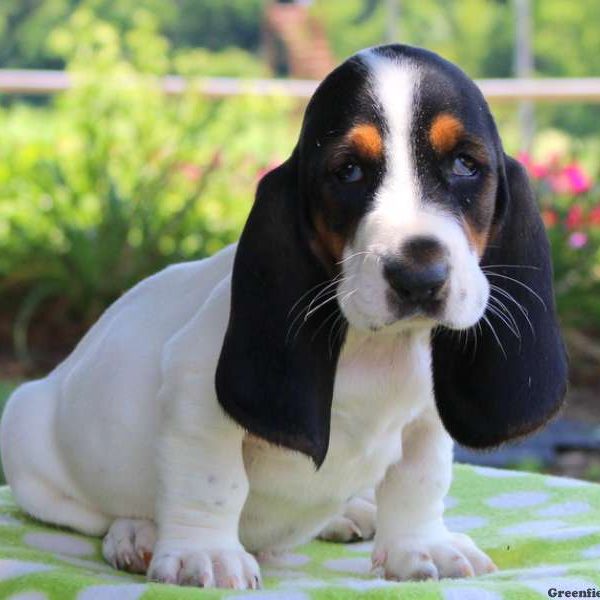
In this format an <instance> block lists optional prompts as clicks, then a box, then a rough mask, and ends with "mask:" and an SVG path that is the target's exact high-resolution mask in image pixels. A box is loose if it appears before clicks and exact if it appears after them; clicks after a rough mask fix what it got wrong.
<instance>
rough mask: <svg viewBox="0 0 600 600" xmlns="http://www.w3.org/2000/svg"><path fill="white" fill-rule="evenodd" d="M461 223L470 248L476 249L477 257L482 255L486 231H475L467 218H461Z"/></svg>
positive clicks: (486, 240) (486, 238)
mask: <svg viewBox="0 0 600 600" xmlns="http://www.w3.org/2000/svg"><path fill="white" fill-rule="evenodd" d="M463 223H464V227H465V233H466V234H467V239H468V240H469V244H470V245H471V248H474V249H475V250H476V251H477V255H478V256H479V257H481V256H483V253H484V252H485V249H486V247H487V242H488V232H487V231H477V230H476V229H475V228H474V227H473V226H472V224H471V223H469V221H468V220H467V219H463Z"/></svg>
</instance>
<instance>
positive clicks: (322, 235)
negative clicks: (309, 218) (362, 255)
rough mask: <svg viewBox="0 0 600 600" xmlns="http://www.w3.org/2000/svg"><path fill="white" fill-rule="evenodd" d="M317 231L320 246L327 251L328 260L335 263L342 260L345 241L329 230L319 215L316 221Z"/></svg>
mask: <svg viewBox="0 0 600 600" xmlns="http://www.w3.org/2000/svg"><path fill="white" fill-rule="evenodd" d="M315 230H316V232H317V238H318V241H319V245H320V246H321V247H322V248H323V250H325V252H326V253H327V255H328V258H329V259H330V260H333V261H334V262H339V261H340V260H342V257H343V255H344V246H345V240H344V238H343V237H342V236H341V235H339V234H338V233H335V232H333V231H330V230H329V228H328V227H327V225H326V224H325V220H324V219H323V217H322V215H317V217H316V219H315Z"/></svg>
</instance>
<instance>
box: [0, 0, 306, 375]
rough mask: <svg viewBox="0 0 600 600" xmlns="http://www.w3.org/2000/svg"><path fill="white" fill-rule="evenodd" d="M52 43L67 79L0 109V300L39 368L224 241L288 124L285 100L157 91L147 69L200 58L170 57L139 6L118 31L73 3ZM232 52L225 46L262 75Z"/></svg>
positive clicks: (172, 69)
mask: <svg viewBox="0 0 600 600" xmlns="http://www.w3.org/2000/svg"><path fill="white" fill-rule="evenodd" d="M48 41H49V44H50V47H51V48H52V49H53V51H54V52H55V53H56V55H57V56H59V55H60V56H64V57H65V64H66V68H67V69H68V71H69V73H70V75H71V76H72V77H73V79H74V81H75V82H76V84H75V85H74V86H73V87H72V88H71V89H70V90H69V91H67V92H66V93H64V94H62V95H60V96H58V97H56V98H55V99H54V100H53V101H52V102H50V103H48V104H46V105H44V106H31V105H28V104H26V103H10V104H9V105H8V106H5V107H4V108H2V109H0V131H2V144H0V248H1V251H0V282H1V283H0V293H1V296H0V302H2V314H3V316H5V318H6V317H8V318H9V319H10V321H11V328H12V337H13V341H14V347H15V351H16V353H17V357H18V359H19V360H20V361H21V362H22V363H25V364H28V365H29V366H32V365H34V364H35V363H36V361H40V360H41V362H42V364H41V365H39V366H42V367H44V366H45V364H44V363H45V362H48V361H50V362H52V361H54V360H56V357H57V353H58V354H60V353H62V352H64V349H65V347H66V346H69V345H72V344H73V342H74V341H75V340H76V339H77V338H78V337H79V336H80V335H81V333H82V331H83V329H85V328H86V327H87V326H89V324H90V323H91V322H92V321H93V320H95V318H96V317H97V316H98V315H99V313H100V312H101V311H102V310H103V308H104V307H106V305H107V304H108V303H110V302H112V301H113V300H114V299H115V298H117V297H118V296H119V295H120V294H121V293H122V292H123V291H124V290H126V289H128V288H129V287H131V286H132V285H133V284H134V283H135V282H137V281H139V280H140V279H141V278H143V277H144V276H146V275H148V274H150V273H152V272H155V271H156V270H157V269H160V268H162V267H163V266H165V265H167V264H169V263H172V262H176V261H180V260H186V259H192V258H196V257H199V256H205V255H207V254H210V253H213V252H215V251H216V250H218V249H219V248H220V247H222V246H223V245H225V244H227V243H230V242H231V241H233V240H234V239H235V238H236V236H237V235H238V233H239V230H240V227H241V225H242V224H243V221H244V219H245V216H246V214H247V211H248V208H249V205H250V202H251V200H252V196H253V188H254V186H255V184H256V181H257V176H258V173H259V172H260V171H261V170H262V169H265V168H267V167H268V166H269V165H270V164H271V163H272V161H273V160H275V159H277V158H282V157H284V156H286V154H287V153H288V152H289V150H290V148H291V145H292V143H293V140H294V136H295V130H296V129H297V123H296V122H295V121H296V120H297V119H296V117H295V115H294V114H293V112H292V105H291V104H290V102H289V101H286V100H285V99H282V98H268V97H257V96H239V97H235V98H228V99H226V100H214V99H212V100H209V99H207V98H206V97H204V96H202V95H200V94H198V93H196V92H195V90H194V86H193V83H192V84H191V85H190V87H189V90H188V91H187V92H186V93H185V94H183V95H182V96H177V97H169V96H166V95H165V94H164V93H163V92H162V90H161V88H160V85H159V80H158V79H157V76H159V75H164V74H166V73H167V72H169V73H178V72H184V73H185V75H186V76H188V77H192V78H193V76H194V75H195V74H197V73H198V68H200V69H204V67H205V65H206V62H207V59H206V57H204V60H203V54H205V52H204V53H203V51H198V50H190V51H184V50H179V51H178V52H177V53H174V54H172V53H171V52H170V47H169V42H168V40H167V39H166V38H165V37H164V36H162V35H161V34H160V33H159V32H158V29H157V21H156V19H155V18H154V17H153V16H152V15H151V14H150V13H148V12H147V11H142V10H137V11H136V13H135V16H134V17H133V18H132V20H131V24H130V27H129V29H128V31H127V32H126V34H125V35H121V34H120V33H119V31H118V29H117V28H116V27H115V26H114V25H113V24H111V23H110V22H108V21H106V20H104V19H102V18H100V17H98V16H97V15H96V14H95V13H94V12H93V11H92V10H90V9H89V8H87V7H81V8H79V9H78V10H76V11H75V12H74V13H73V15H72V16H71V17H70V18H69V20H68V22H67V23H65V24H63V25H62V26H60V27H57V28H55V30H54V31H53V32H52V34H51V35H50V37H49V40H48ZM237 54H238V51H236V50H229V51H226V52H223V53H221V55H222V56H227V58H228V60H229V59H231V60H232V61H233V64H236V65H237V66H238V67H244V68H246V67H245V66H244V65H246V64H247V63H248V62H250V63H251V64H252V68H253V69H254V72H259V71H260V69H261V67H260V63H258V61H256V60H255V59H252V60H250V58H249V57H248V56H246V55H245V54H243V60H242V61H240V62H238V59H237ZM262 70H263V71H264V70H265V69H264V67H263V68H262ZM230 71H231V72H232V73H233V71H234V70H233V69H231V68H230ZM201 72H204V71H203V70H202V71H201ZM192 81H193V79H192ZM7 325H8V324H6V323H5V327H6V326H7ZM32 325H34V326H33V327H32ZM31 335H33V336H35V335H37V336H38V339H37V340H35V339H30V336H31ZM53 340H54V341H55V342H56V343H55V344H54V343H53ZM36 346H37V347H39V350H37V352H38V356H36V355H35V353H36ZM32 352H33V354H32ZM44 354H47V355H46V356H44Z"/></svg>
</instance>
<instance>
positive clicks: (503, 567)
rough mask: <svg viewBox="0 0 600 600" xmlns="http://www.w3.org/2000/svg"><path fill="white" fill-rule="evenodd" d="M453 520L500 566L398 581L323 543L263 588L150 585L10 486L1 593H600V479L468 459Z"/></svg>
mask: <svg viewBox="0 0 600 600" xmlns="http://www.w3.org/2000/svg"><path fill="white" fill-rule="evenodd" d="M446 515H447V522H448V525H449V526H450V528H451V529H453V530H454V531H464V532H468V533H469V534H470V535H471V536H472V537H473V538H474V539H475V541H476V542H477V543H478V544H479V545H480V546H481V548H482V549H483V550H485V551H486V552H488V553H489V555H490V556H491V557H492V559H493V560H494V561H495V562H496V564H497V565H498V567H499V568H500V570H499V572H498V573H494V574H492V575H486V576H483V577H478V578H474V579H463V580H442V581H436V582H433V581H431V582H420V583H395V582H388V581H384V580H382V579H378V578H377V577H376V576H375V575H374V574H372V573H371V572H370V558H369V557H370V552H371V547H372V543H371V542H365V543H356V544H347V545H343V544H332V543H326V542H312V543H311V544H308V545H306V546H303V547H300V548H297V549H296V550H295V551H294V552H293V553H291V554H289V555H287V556H285V557H280V558H278V559H277V562H271V563H269V564H263V565H262V573H263V579H264V589H263V590H261V591H258V592H234V591H224V590H201V589H190V588H178V587H175V586H169V585H159V584H148V583H146V581H145V579H144V578H143V577H137V576H133V575H128V574H126V573H121V572H118V571H115V570H113V569H111V568H110V567H109V566H108V565H107V564H106V563H104V561H103V559H102V556H101V553H100V540H99V539H94V538H88V537H85V536H82V535H78V534H75V533H72V532H69V531H66V530H62V529H58V528H54V527H50V526H47V525H43V524H41V523H39V522H37V521H34V520H33V519H30V518H28V517H27V516H26V515H24V514H23V513H22V512H21V511H20V510H19V509H18V508H17V507H16V505H15V504H14V502H13V500H12V498H11V494H10V490H9V489H8V488H0V598H11V599H14V600H25V599H29V600H43V599H48V600H70V599H71V598H73V599H75V598H77V600H109V599H110V600H112V599H117V600H119V599H124V600H134V599H135V600H137V599H138V598H142V599H143V600H149V599H153V598H154V599H161V600H162V599H165V600H167V599H169V598H181V599H184V600H185V599H186V598H190V599H191V598H197V599H199V600H200V599H204V598H228V599H231V598H240V597H242V596H243V597H253V598H254V599H255V600H259V599H260V600H263V599H269V600H276V599H285V600H301V599H302V600H307V599H309V598H310V599H312V598H317V599H322V600H326V599H343V600H351V599H352V598H358V597H367V598H377V599H379V598H382V599H383V598H385V599H387V598H401V599H404V598H406V599H411V598H420V599H421V598H423V599H429V598H431V599H433V598H436V599H438V598H442V599H445V600H499V599H503V598H505V599H507V600H528V599H534V598H548V597H552V594H553V593H556V596H554V597H560V596H558V592H559V591H561V590H562V591H563V592H564V591H567V590H568V591H570V592H572V591H586V590H588V588H592V590H595V591H596V592H597V593H598V594H599V597H600V486H598V485H595V484H590V483H586V482H582V481H577V480H573V479H564V478H558V477H549V476H541V475H533V474H526V473H521V472H515V471H501V470H495V469H488V468H481V467H472V466H465V465H456V466H455V477H454V483H453V485H452V490H451V492H450V496H449V497H448V499H447V513H446ZM552 590H555V592H553V591H552ZM586 593H589V592H587V591H586ZM562 597H567V596H565V595H563V596H562ZM571 597H577V596H571ZM588 597H594V596H588Z"/></svg>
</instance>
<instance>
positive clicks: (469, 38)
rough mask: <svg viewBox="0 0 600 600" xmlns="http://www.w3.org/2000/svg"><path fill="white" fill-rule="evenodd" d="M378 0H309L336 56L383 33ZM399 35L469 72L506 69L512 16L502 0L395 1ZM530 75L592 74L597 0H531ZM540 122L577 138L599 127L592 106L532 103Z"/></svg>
mask: <svg viewBox="0 0 600 600" xmlns="http://www.w3.org/2000/svg"><path fill="white" fill-rule="evenodd" d="M386 4H387V3H386V2H383V1H377V0H321V1H319V0H317V1H316V2H315V3H314V5H313V11H314V13H315V14H316V15H318V16H319V17H320V18H321V19H322V20H323V22H324V24H325V26H326V28H327V33H328V37H329V39H330V40H331V43H332V47H333V50H334V52H335V54H336V56H337V58H338V59H340V60H342V59H343V58H345V57H347V56H349V55H350V54H353V53H354V52H356V51H358V50H360V49H361V48H364V47H367V46H373V45H377V44H380V43H382V42H383V41H384V40H386V31H387V28H388V25H389V24H388V13H387V12H386ZM399 4H400V6H401V10H400V16H399V21H398V24H397V30H398V35H399V41H402V42H403V43H407V44H413V45H417V46H423V47H425V48H428V49H430V50H433V51H435V52H438V53H439V54H441V55H442V56H443V57H445V58H447V59H448V60H451V61H452V62H455V63H456V64H458V65H460V67H461V68H462V69H463V70H464V71H465V72H466V73H467V74H468V75H469V76H471V77H473V78H483V77H511V76H514V69H513V51H514V36H515V33H514V30H515V15H514V3H513V2H512V1H510V0H460V2H455V1H452V0H420V1H419V2H408V1H406V0H403V1H401V2H399ZM531 5H532V9H533V47H534V57H535V74H536V76H540V77H586V76H587V77H595V76H597V75H598V73H600V52H598V48H599V42H598V26H599V24H600V2H598V0H577V1H576V2H569V1H565V0H531ZM536 120H537V126H538V127H539V128H540V129H545V128H547V127H556V128H560V129H563V130H565V131H567V132H569V133H571V134H572V135H576V136H579V137H592V136H598V135H599V134H600V105H598V104H594V105H589V104H588V105H583V104H579V105H575V106H573V105H569V106H567V105H564V104H556V105H548V104H538V105H537V107H536Z"/></svg>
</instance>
